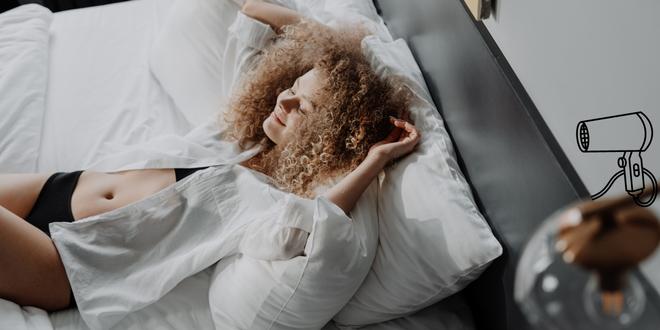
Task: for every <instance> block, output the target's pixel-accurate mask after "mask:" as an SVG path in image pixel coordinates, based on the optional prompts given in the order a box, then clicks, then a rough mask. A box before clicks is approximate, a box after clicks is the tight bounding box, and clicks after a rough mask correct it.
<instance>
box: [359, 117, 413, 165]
mask: <svg viewBox="0 0 660 330" xmlns="http://www.w3.org/2000/svg"><path fill="white" fill-rule="evenodd" d="M390 122H391V123H392V124H393V125H394V129H393V130H392V132H390V134H389V135H388V136H387V137H386V138H385V139H384V140H382V141H380V142H378V143H376V144H374V145H373V146H372V147H371V148H370V149H369V153H368V154H367V158H370V157H371V158H377V159H379V160H381V161H382V162H384V164H387V163H388V162H390V161H391V160H394V159H397V158H399V157H401V156H404V155H407V154H409V153H410V152H412V151H413V149H415V146H416V145H417V143H419V140H420V138H421V134H420V133H419V132H418V131H417V128H416V127H415V126H414V125H413V124H411V123H409V122H407V121H405V120H403V119H397V118H394V117H390Z"/></svg>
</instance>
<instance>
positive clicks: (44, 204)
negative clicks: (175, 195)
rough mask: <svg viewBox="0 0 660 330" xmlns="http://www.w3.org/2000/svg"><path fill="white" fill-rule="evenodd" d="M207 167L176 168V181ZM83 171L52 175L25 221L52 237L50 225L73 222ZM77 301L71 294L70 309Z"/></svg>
mask: <svg viewBox="0 0 660 330" xmlns="http://www.w3.org/2000/svg"><path fill="white" fill-rule="evenodd" d="M205 168H206V167H196V168H175V169H174V174H175V177H176V181H180V180H182V179H183V178H185V177H187V176H188V175H190V174H192V173H194V172H195V171H199V170H201V169H205ZM82 172H83V171H75V172H57V173H54V174H53V175H51V176H50V177H49V178H48V180H46V183H44V186H43V187H42V188H41V191H40V192H39V196H38V197H37V200H36V201H35V202H34V206H33V207H32V210H31V211H30V213H29V214H28V215H27V217H26V218H25V220H27V221H28V222H29V223H31V224H32V225H33V226H35V227H37V228H38V229H39V230H41V231H43V232H44V233H46V235H48V237H50V229H49V228H48V224H50V223H51V222H56V221H57V222H62V221H64V222H73V221H74V218H73V213H72V212H71V196H72V195H73V190H74V189H75V188H76V185H77V184H78V179H79V178H80V174H82ZM75 306H76V301H75V300H74V299H73V292H72V294H71V303H70V305H69V307H75Z"/></svg>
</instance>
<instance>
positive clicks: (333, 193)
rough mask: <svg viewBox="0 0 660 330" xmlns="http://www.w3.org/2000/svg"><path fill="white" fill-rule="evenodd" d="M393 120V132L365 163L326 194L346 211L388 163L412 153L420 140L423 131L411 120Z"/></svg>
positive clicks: (375, 145)
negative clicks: (410, 121) (419, 130)
mask: <svg viewBox="0 0 660 330" xmlns="http://www.w3.org/2000/svg"><path fill="white" fill-rule="evenodd" d="M390 121H391V122H392V124H393V125H394V129H393V130H392V132H390V134H389V135H388V136H387V137H386V138H385V139H384V140H382V141H380V142H378V143H376V144H374V145H373V146H372V147H371V148H370V149H369V153H368V154H367V157H366V158H365V159H364V160H363V161H362V163H360V165H358V167H357V168H355V169H354V170H353V171H352V172H351V173H349V174H348V175H347V176H346V177H344V178H343V179H342V180H341V181H340V182H339V183H337V184H336V185H335V186H333V187H332V188H330V189H329V190H328V191H326V193H325V194H324V196H325V197H326V198H328V200H330V201H331V202H333V203H335V204H336V205H337V206H339V207H340V208H341V209H342V210H344V212H345V213H346V214H348V213H349V212H351V210H352V209H353V207H354V206H355V203H356V202H357V200H358V199H359V198H360V195H362V193H363V192H364V190H365V189H367V186H368V185H369V183H371V181H373V179H374V178H375V177H376V176H377V175H378V173H379V172H380V171H381V170H382V169H383V167H384V166H385V165H387V163H389V162H390V161H391V160H393V159H397V158H399V157H401V156H403V155H406V154H408V153H410V152H411V151H413V149H415V146H416V145H417V143H418V142H419V139H420V137H421V135H420V134H419V132H417V128H415V126H413V125H412V124H411V123H409V122H407V121H405V120H401V119H396V118H393V117H392V118H390Z"/></svg>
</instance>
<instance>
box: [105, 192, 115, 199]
mask: <svg viewBox="0 0 660 330" xmlns="http://www.w3.org/2000/svg"><path fill="white" fill-rule="evenodd" d="M103 197H105V199H113V198H114V197H115V196H114V195H113V194H112V192H108V193H106V194H105V196H103Z"/></svg>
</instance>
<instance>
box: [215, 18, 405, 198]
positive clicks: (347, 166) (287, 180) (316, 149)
mask: <svg viewBox="0 0 660 330" xmlns="http://www.w3.org/2000/svg"><path fill="white" fill-rule="evenodd" d="M365 34H366V33H365V32H364V29H362V28H360V27H355V26H354V27H350V28H344V29H341V30H338V29H330V28H328V27H325V26H323V25H320V24H318V23H315V22H313V21H309V20H303V21H301V22H299V23H297V24H295V25H289V26H285V27H284V29H283V33H282V34H281V35H280V36H278V39H277V40H276V42H275V43H274V44H273V45H272V46H271V47H269V48H268V49H266V50H265V51H264V53H263V55H262V57H261V59H260V60H259V63H258V64H257V65H256V67H255V68H254V69H253V70H251V71H250V72H248V73H247V74H246V76H245V77H244V80H243V81H242V83H241V84H240V85H239V86H240V87H239V88H238V89H237V90H236V91H235V92H234V94H233V95H232V97H231V98H230V101H229V109H228V111H227V115H226V116H224V117H223V118H224V120H225V121H226V122H227V123H228V124H229V127H230V129H229V131H228V137H229V138H231V139H234V140H235V141H237V142H238V144H239V146H240V147H241V148H243V149H245V148H248V147H251V146H253V145H254V144H255V143H258V144H261V145H262V147H263V148H262V151H261V152H260V153H259V154H257V155H256V156H255V157H253V158H252V159H250V160H249V161H248V162H247V163H246V165H247V166H248V167H250V168H252V169H254V170H257V171H259V172H262V173H264V174H266V175H268V176H270V177H271V178H272V179H273V181H274V183H275V184H276V185H277V186H278V187H279V188H280V189H282V190H285V191H288V192H292V193H295V194H297V195H299V196H303V197H313V196H314V190H315V189H316V188H317V187H319V186H321V185H323V184H325V183H328V182H329V181H330V180H331V179H333V178H336V177H337V176H339V175H343V174H346V173H348V172H349V171H351V170H353V169H354V168H355V167H357V166H358V165H359V164H360V162H362V161H363V160H364V158H365V157H366V156H367V153H368V151H369V148H370V147H371V146H372V145H373V144H374V143H376V142H378V141H380V140H382V139H384V138H385V137H386V136H387V135H388V134H389V132H390V131H391V130H392V129H393V126H392V125H391V124H390V122H389V117H390V116H394V117H400V116H401V115H402V114H403V113H405V112H407V109H408V107H409V104H410V99H411V98H410V91H409V90H408V89H407V88H405V87H404V86H403V84H401V83H400V82H398V81H396V80H394V78H392V79H387V80H386V79H381V78H379V77H378V76H377V75H376V74H375V73H374V72H373V70H372V69H371V67H370V65H369V63H368V62H367V60H366V58H365V57H364V55H363V54H362V51H361V47H360V42H361V40H362V38H363V37H364V36H365ZM311 69H317V70H319V71H320V73H321V75H320V76H321V77H324V78H326V79H325V81H324V82H323V87H322V89H321V91H320V93H319V96H318V98H317V99H315V103H316V106H315V110H314V111H311V112H310V113H309V115H308V116H307V117H306V120H305V121H304V122H303V124H302V125H301V127H299V129H297V130H296V134H297V136H296V137H295V138H293V139H291V140H292V141H291V142H289V143H287V144H286V145H275V144H274V143H273V142H272V141H270V139H268V137H267V136H266V134H265V132H264V130H263V127H262V123H263V122H264V120H265V119H266V118H267V117H268V116H269V115H270V113H271V112H272V111H273V109H274V107H275V105H276V101H277V96H278V94H280V93H281V92H282V91H283V90H285V89H287V88H289V87H290V86H291V85H292V84H293V82H294V81H295V79H296V78H298V77H299V76H301V75H303V74H305V73H306V72H307V71H309V70H311Z"/></svg>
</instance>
